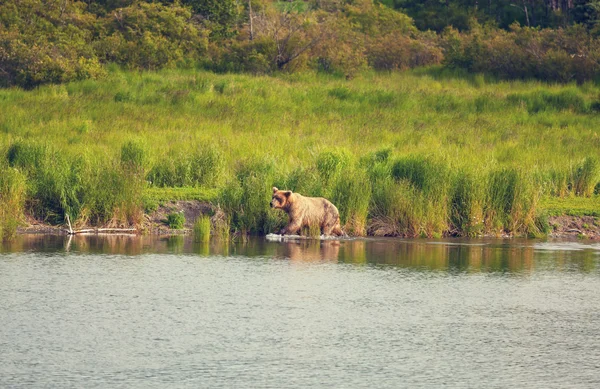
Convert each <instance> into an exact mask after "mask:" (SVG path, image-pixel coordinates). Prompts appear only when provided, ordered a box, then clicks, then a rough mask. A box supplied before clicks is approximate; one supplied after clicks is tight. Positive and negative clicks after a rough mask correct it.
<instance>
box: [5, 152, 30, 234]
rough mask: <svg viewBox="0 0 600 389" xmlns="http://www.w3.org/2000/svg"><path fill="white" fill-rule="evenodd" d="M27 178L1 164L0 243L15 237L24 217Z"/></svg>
mask: <svg viewBox="0 0 600 389" xmlns="http://www.w3.org/2000/svg"><path fill="white" fill-rule="evenodd" d="M25 188H26V186H25V177H24V176H23V175H22V174H21V173H20V172H19V171H18V170H17V169H15V168H11V167H7V166H5V165H4V164H2V163H0V242H1V241H3V240H9V239H11V238H12V237H14V235H15V233H16V230H17V227H18V225H19V221H20V220H21V218H22V217H23V206H24V203H25Z"/></svg>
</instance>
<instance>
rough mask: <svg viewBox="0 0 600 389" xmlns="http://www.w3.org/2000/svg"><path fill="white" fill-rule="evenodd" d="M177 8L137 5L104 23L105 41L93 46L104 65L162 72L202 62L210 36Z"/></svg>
mask: <svg viewBox="0 0 600 389" xmlns="http://www.w3.org/2000/svg"><path fill="white" fill-rule="evenodd" d="M190 18H191V13H190V11H189V10H188V9H186V8H183V7H181V6H179V5H177V4H173V5H170V6H165V5H162V4H159V3H146V2H137V3H135V4H133V5H131V6H128V7H124V8H120V9H119V10H118V11H116V12H114V13H112V14H109V15H107V16H106V17H105V18H104V19H103V20H102V23H103V25H102V31H103V34H102V37H101V38H100V39H98V40H96V41H95V42H94V47H95V49H96V52H97V55H98V57H99V58H100V59H101V60H102V61H103V62H114V63H117V64H120V65H123V66H126V67H128V68H131V69H160V68H163V67H172V66H175V65H176V64H178V63H182V62H184V61H189V60H199V59H200V58H201V57H202V55H203V54H204V53H205V52H206V50H207V45H208V40H207V36H206V35H207V34H206V32H205V31H204V30H202V29H201V28H199V26H198V25H197V24H195V23H193V22H192V21H191V20H190Z"/></svg>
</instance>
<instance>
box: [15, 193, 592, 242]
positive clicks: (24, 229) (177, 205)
mask: <svg viewBox="0 0 600 389" xmlns="http://www.w3.org/2000/svg"><path fill="white" fill-rule="evenodd" d="M171 213H181V214H183V216H184V218H185V223H184V228H183V229H181V230H175V229H171V228H169V225H168V223H167V217H168V215H169V214H171ZM203 215H205V216H209V217H211V219H212V220H213V221H215V220H219V219H223V218H224V215H223V214H222V212H221V211H220V210H218V209H217V208H216V207H215V206H214V205H212V204H210V203H207V202H201V201H196V200H188V201H167V202H164V203H161V205H160V206H159V207H158V208H157V209H156V210H155V211H153V212H152V213H150V214H146V215H144V220H143V222H142V224H141V225H140V226H138V231H137V233H138V234H156V235H176V234H189V233H191V231H192V229H193V226H194V222H195V221H196V219H198V218H199V217H200V216H203ZM548 221H549V224H550V227H551V232H550V233H549V234H548V236H549V237H552V238H579V239H592V240H600V218H598V217H594V216H552V217H550V218H549V219H548ZM124 227H125V226H124ZM67 229H68V228H67V227H65V226H52V225H49V224H47V223H44V222H43V221H39V220H35V219H33V218H31V217H27V218H26V220H25V225H23V226H21V227H19V228H18V230H17V232H18V233H28V234H30V233H39V234H66V230H67ZM489 236H494V235H489ZM501 237H504V238H510V237H511V236H510V235H503V236H501Z"/></svg>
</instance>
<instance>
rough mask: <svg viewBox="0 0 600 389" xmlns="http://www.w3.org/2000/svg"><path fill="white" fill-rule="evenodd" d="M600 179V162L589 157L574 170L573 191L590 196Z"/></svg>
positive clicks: (579, 194)
mask: <svg viewBox="0 0 600 389" xmlns="http://www.w3.org/2000/svg"><path fill="white" fill-rule="evenodd" d="M599 181H600V163H598V160H597V159H596V158H593V157H587V158H586V159H585V160H584V161H583V162H582V163H581V164H580V165H579V166H577V167H576V168H575V170H574V172H573V185H572V187H573V191H574V192H575V194H576V195H578V196H584V197H590V196H591V195H592V194H594V188H595V187H596V185H597V184H598V182H599Z"/></svg>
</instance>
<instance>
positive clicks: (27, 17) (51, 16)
mask: <svg viewBox="0 0 600 389" xmlns="http://www.w3.org/2000/svg"><path fill="white" fill-rule="evenodd" d="M95 21H96V18H95V16H94V15H91V14H89V13H87V12H85V3H83V2H80V1H67V2H65V1H60V0H46V1H41V0H23V1H16V0H10V1H3V2H2V3H1V4H0V87H1V86H10V85H19V86H22V87H25V88H33V87H35V86H37V85H39V84H42V83H48V82H50V83H61V82H68V81H72V80H80V79H85V78H98V77H102V76H103V75H104V74H105V72H104V69H103V68H102V67H101V66H100V64H99V61H98V58H97V57H96V56H95V53H94V51H93V48H92V46H91V42H92V40H93V28H94V23H95Z"/></svg>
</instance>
